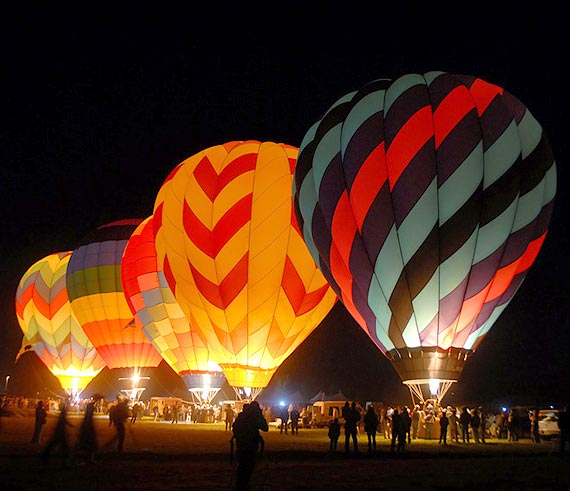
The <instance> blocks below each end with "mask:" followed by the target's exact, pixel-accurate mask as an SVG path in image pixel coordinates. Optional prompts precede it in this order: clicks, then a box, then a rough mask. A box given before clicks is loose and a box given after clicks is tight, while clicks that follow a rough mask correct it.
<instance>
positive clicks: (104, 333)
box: [66, 219, 162, 376]
mask: <svg viewBox="0 0 570 491" xmlns="http://www.w3.org/2000/svg"><path fill="white" fill-rule="evenodd" d="M141 222H142V220H139V219H135V220H121V221H117V222H113V223H109V224H107V225H103V226H101V227H99V228H97V229H96V230H95V231H94V232H93V233H91V234H88V235H87V236H86V237H85V238H84V239H83V241H82V242H81V243H80V244H79V245H78V247H77V248H76V249H75V250H74V251H73V254H72V255H71V258H70V260H69V266H68V268H67V276H66V284H67V291H68V294H69V300H70V301H71V308H72V309H73V312H74V313H75V315H76V317H77V319H78V321H79V323H80V324H81V327H82V328H83V330H84V331H85V334H86V335H87V337H88V338H89V340H90V341H91V342H92V343H93V346H95V348H96V349H97V351H98V353H99V354H100V355H101V357H102V358H103V360H105V363H106V364H107V366H108V367H109V368H110V369H116V368H133V369H135V370H134V372H135V376H138V374H137V371H138V370H139V369H140V368H145V367H157V366H158V364H159V363H160V362H161V361H162V358H161V356H160V354H159V353H158V352H157V351H156V349H155V348H154V346H153V345H152V343H151V342H150V341H149V340H148V339H147V337H146V336H145V335H144V333H143V332H142V330H141V329H140V328H139V327H137V326H136V325H135V322H134V320H133V314H132V312H131V310H130V308H129V305H128V304H127V299H126V298H125V294H124V293H123V287H122V284H121V260H122V257H123V251H124V250H125V246H126V245H127V241H128V240H129V237H130V236H131V234H132V232H133V231H134V230H135V228H136V227H137V226H138V225H139V224H140V223H141Z"/></svg>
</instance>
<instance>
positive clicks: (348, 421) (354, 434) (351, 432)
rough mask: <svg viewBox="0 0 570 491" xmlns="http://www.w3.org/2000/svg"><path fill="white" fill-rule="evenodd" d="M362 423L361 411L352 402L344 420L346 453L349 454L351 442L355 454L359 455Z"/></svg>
mask: <svg viewBox="0 0 570 491" xmlns="http://www.w3.org/2000/svg"><path fill="white" fill-rule="evenodd" d="M359 422H360V411H359V410H358V409H356V402H354V401H353V402H352V404H351V405H350V408H349V409H348V411H346V416H345V420H344V451H345V453H347V454H348V453H349V451H350V440H352V444H353V447H354V453H355V454H357V453H358V423H359Z"/></svg>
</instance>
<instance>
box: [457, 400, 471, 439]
mask: <svg viewBox="0 0 570 491" xmlns="http://www.w3.org/2000/svg"><path fill="white" fill-rule="evenodd" d="M470 425H471V415H470V414H469V411H468V410H467V406H463V410H462V411H461V415H460V416H459V426H460V427H461V438H462V439H463V443H469V426H470Z"/></svg>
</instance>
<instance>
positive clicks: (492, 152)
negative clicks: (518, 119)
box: [483, 120, 521, 189]
mask: <svg viewBox="0 0 570 491" xmlns="http://www.w3.org/2000/svg"><path fill="white" fill-rule="evenodd" d="M520 155H521V143H520V140H519V133H518V131H517V125H516V123H515V121H514V120H513V121H511V123H510V124H509V126H507V128H506V129H505V131H504V132H503V134H502V135H501V136H500V137H499V138H498V139H497V140H496V141H495V142H494V143H493V144H492V145H491V146H490V147H489V148H488V149H487V151H486V152H485V178H484V181H483V189H487V188H488V187H489V186H490V185H491V184H493V183H494V182H495V181H497V179H499V178H500V177H501V176H502V175H503V174H504V173H505V172H507V171H508V170H509V169H510V168H511V167H512V165H513V164H514V163H515V162H516V161H517V159H518V158H519V156H520Z"/></svg>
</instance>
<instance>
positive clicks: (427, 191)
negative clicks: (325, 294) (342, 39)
mask: <svg viewBox="0 0 570 491" xmlns="http://www.w3.org/2000/svg"><path fill="white" fill-rule="evenodd" d="M293 193H294V200H295V212H296V215H297V218H298V220H299V224H300V226H301V230H302V233H303V236H304V238H305V240H306V242H307V245H308V247H309V250H310V251H311V253H312V255H313V257H314V258H315V260H316V261H317V264H318V265H319V267H320V268H321V270H322V271H323V273H324V275H325V276H326V277H327V278H328V280H329V282H330V283H331V285H333V287H334V290H335V291H336V292H337V294H338V295H339V298H340V299H341V301H342V302H343V303H344V305H345V306H346V307H347V309H348V310H349V311H350V312H351V313H352V315H353V316H354V318H355V319H356V320H357V321H358V323H359V324H360V325H361V327H362V328H363V329H364V330H365V331H366V332H367V333H368V334H369V336H370V337H371V339H372V340H373V341H374V342H375V343H376V345H377V346H378V347H379V348H380V349H381V350H382V352H383V353H384V354H386V355H387V356H388V357H389V358H390V359H391V360H392V361H393V363H394V366H395V367H396V369H397V370H398V372H399V373H400V375H401V377H402V379H403V380H404V381H406V380H427V379H430V378H433V379H441V380H451V381H454V380H457V379H458V377H459V373H460V372H461V369H462V368H463V364H464V362H465V360H466V358H467V356H468V355H469V354H470V353H472V351H473V350H474V349H475V348H476V347H477V346H478V344H479V343H480V342H481V340H482V339H483V337H484V336H485V334H486V333H487V332H488V331H489V329H490V328H491V326H492V325H493V323H494V322H495V321H496V320H497V318H498V317H499V315H500V314H501V312H503V310H504V309H505V307H506V306H507V305H508V303H509V302H510V300H511V299H512V298H513V295H514V294H515V292H516V291H517V289H518V287H519V286H520V284H521V282H522V281H523V279H524V278H525V276H526V274H527V272H528V270H529V268H530V267H531V265H532V264H533V262H534V260H535V258H536V257H537V254H538V252H539V250H540V248H541V246H542V243H543V241H544V239H545V236H546V233H547V228H548V224H549V221H550V216H551V213H552V209H553V202H554V197H555V193H556V165H555V162H554V158H553V156H552V152H551V149H550V147H549V145H548V143H547V140H546V137H545V135H544V134H543V130H542V128H541V127H540V125H539V124H538V122H537V121H536V120H535V119H534V117H533V116H532V114H531V113H530V111H529V110H528V109H527V108H526V107H525V106H524V105H523V104H522V103H521V102H520V101H519V100H518V99H516V98H515V97H514V96H513V95H511V94H509V93H508V92H507V91H506V90H504V89H502V88H501V87H498V86H496V85H493V84H490V83H488V82H485V81H484V80H481V79H479V78H475V77H471V76H466V75H452V74H449V73H443V72H429V73H426V74H424V75H420V74H409V75H404V76H402V77H400V78H398V79H395V80H377V81H374V82H372V83H370V84H368V85H366V86H365V87H363V88H362V89H360V90H358V91H356V92H353V93H350V94H348V95H346V96H345V97H343V98H341V99H339V100H338V101H337V103H335V104H334V105H333V106H332V107H331V109H330V110H329V111H328V112H327V113H326V114H325V115H324V117H323V118H322V120H320V121H319V122H317V123H316V124H315V125H314V126H313V127H312V128H310V130H309V131H308V132H307V134H306V135H305V138H304V141H303V143H302V145H301V148H300V153H299V159H298V161H297V167H296V170H295V186H294V192H293Z"/></svg>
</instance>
